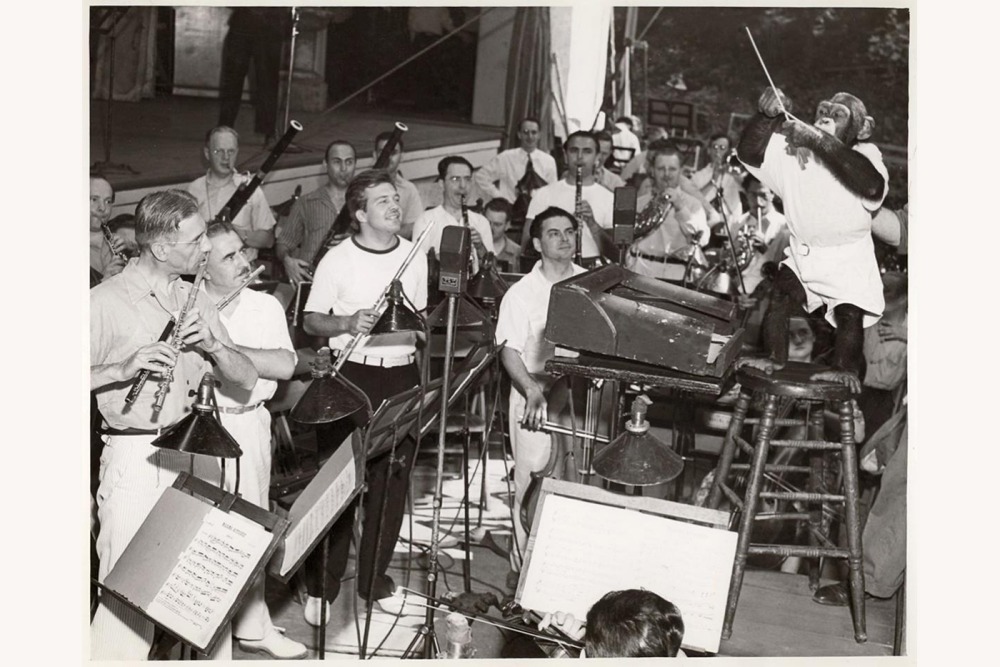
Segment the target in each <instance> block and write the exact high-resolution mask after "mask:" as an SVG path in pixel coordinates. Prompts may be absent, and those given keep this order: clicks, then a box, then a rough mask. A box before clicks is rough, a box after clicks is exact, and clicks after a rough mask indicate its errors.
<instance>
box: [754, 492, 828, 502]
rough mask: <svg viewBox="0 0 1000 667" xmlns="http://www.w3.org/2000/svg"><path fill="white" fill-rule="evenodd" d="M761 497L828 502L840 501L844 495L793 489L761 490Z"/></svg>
mask: <svg viewBox="0 0 1000 667" xmlns="http://www.w3.org/2000/svg"><path fill="white" fill-rule="evenodd" d="M758 495H760V497H761V498H772V499H774V500H803V501H806V502H809V501H812V502H830V503H842V502H844V496H841V495H837V494H833V493H803V492H793V491H761V492H760V494H758Z"/></svg>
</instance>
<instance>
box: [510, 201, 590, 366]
mask: <svg viewBox="0 0 1000 667" xmlns="http://www.w3.org/2000/svg"><path fill="white" fill-rule="evenodd" d="M597 187H601V186H597ZM581 273H586V269H584V268H583V267H580V266H577V265H576V264H574V265H573V275H574V276H578V275H580V274H581ZM554 284H555V283H551V282H549V280H548V279H547V278H546V277H545V275H544V274H543V273H542V263H541V262H536V263H535V266H534V268H533V269H531V271H530V272H529V273H528V274H527V275H526V276H524V277H523V278H521V279H520V280H519V281H517V282H516V283H514V284H513V285H511V287H510V289H509V290H507V292H506V294H504V295H503V299H502V300H501V301H500V314H499V316H498V317H497V329H496V340H497V343H498V344H499V343H503V342H504V341H506V342H507V347H508V348H509V349H511V350H517V351H518V352H520V353H521V358H522V359H523V360H524V366H525V368H527V369H528V372H529V373H541V372H543V371H544V370H545V362H546V361H548V360H549V359H551V358H552V357H554V356H555V350H556V346H555V345H554V344H552V343H550V342H548V341H547V340H545V322H546V320H547V318H548V314H549V297H550V296H551V295H552V285H554Z"/></svg>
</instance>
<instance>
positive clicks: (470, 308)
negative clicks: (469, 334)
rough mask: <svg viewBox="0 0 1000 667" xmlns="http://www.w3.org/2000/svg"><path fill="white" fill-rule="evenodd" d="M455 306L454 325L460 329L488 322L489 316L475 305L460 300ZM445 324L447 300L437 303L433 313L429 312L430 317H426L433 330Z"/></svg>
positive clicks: (446, 320)
mask: <svg viewBox="0 0 1000 667" xmlns="http://www.w3.org/2000/svg"><path fill="white" fill-rule="evenodd" d="M457 305H458V307H457V308H456V313H455V324H457V325H458V326H460V327H475V326H480V325H482V324H483V323H484V322H486V321H487V320H489V316H487V315H486V313H484V312H483V311H482V309H481V308H479V306H477V305H475V304H474V303H472V302H471V301H469V300H468V299H465V298H460V299H459V300H458V304H457ZM447 323H448V300H447V299H445V300H444V301H442V302H441V303H439V304H438V305H437V307H436V308H435V309H434V310H433V311H431V314H430V315H428V316H427V324H428V325H429V326H431V327H433V328H440V327H444V326H445V325H446V324H447Z"/></svg>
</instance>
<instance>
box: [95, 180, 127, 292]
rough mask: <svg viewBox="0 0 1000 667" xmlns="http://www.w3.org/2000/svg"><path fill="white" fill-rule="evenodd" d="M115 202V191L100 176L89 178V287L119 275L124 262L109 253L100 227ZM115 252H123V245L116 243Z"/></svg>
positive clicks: (109, 215) (108, 215)
mask: <svg viewBox="0 0 1000 667" xmlns="http://www.w3.org/2000/svg"><path fill="white" fill-rule="evenodd" d="M114 201H115V191H114V188H112V187H111V183H109V182H108V181H107V180H106V179H105V178H103V177H102V176H97V175H91V177H90V286H91V287H93V286H94V285H96V284H97V283H99V282H100V281H101V280H103V279H105V278H109V277H111V276H113V275H115V274H116V273H121V270H122V269H123V268H125V262H123V261H121V260H120V259H118V258H117V257H116V256H115V253H113V252H111V247H110V246H109V245H108V240H107V239H106V238H105V237H104V232H103V231H102V230H101V225H102V224H106V223H107V222H108V220H109V219H110V218H111V205H112V204H113V203H114ZM115 250H118V251H124V244H123V243H116V246H115Z"/></svg>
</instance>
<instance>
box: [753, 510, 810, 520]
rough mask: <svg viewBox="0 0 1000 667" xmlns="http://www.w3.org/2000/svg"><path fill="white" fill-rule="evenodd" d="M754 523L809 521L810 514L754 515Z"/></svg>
mask: <svg viewBox="0 0 1000 667" xmlns="http://www.w3.org/2000/svg"><path fill="white" fill-rule="evenodd" d="M753 518H754V521H793V520H794V521H808V520H809V518H810V517H809V512H762V513H760V514H756V515H754V517H753Z"/></svg>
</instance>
